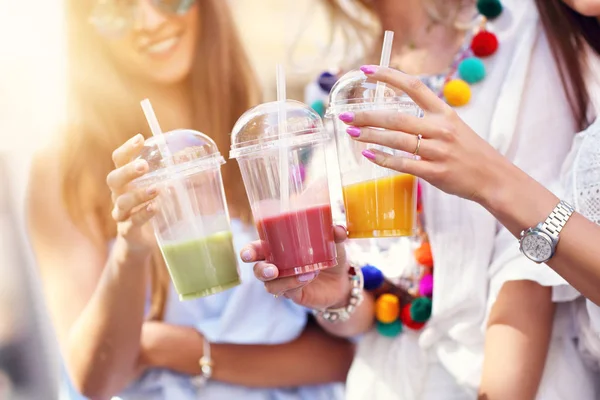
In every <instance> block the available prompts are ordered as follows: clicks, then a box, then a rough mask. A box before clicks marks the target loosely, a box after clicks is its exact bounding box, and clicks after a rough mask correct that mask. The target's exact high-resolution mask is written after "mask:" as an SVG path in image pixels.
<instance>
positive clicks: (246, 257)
mask: <svg viewBox="0 0 600 400" xmlns="http://www.w3.org/2000/svg"><path fill="white" fill-rule="evenodd" d="M242 261H244V262H250V261H252V252H251V251H250V250H248V249H245V250H242Z"/></svg>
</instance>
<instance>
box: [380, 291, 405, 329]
mask: <svg viewBox="0 0 600 400" xmlns="http://www.w3.org/2000/svg"><path fill="white" fill-rule="evenodd" d="M399 314H400V299H398V297H396V296H394V295H393V294H389V293H386V294H382V295H381V296H379V298H378V299H377V301H376V302H375V318H376V319H377V321H379V322H382V323H384V324H391V323H392V322H394V321H395V320H397V319H398V315H399Z"/></svg>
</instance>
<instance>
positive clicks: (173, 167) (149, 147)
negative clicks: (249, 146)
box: [133, 129, 225, 185]
mask: <svg viewBox="0 0 600 400" xmlns="http://www.w3.org/2000/svg"><path fill="white" fill-rule="evenodd" d="M163 137H164V140H165V142H166V144H167V148H168V149H169V152H170V153H171V156H170V157H169V158H168V159H164V158H163V155H162V154H161V152H160V149H159V143H160V141H161V140H162V138H160V137H156V136H152V137H150V138H148V139H146V141H145V142H144V147H143V148H142V150H141V152H140V154H139V156H138V157H136V159H143V160H146V161H147V162H148V165H149V167H150V169H149V171H148V173H147V174H145V175H143V176H141V177H139V178H137V179H136V180H134V181H133V183H134V184H136V185H149V184H152V183H156V182H159V181H163V180H168V179H171V178H175V177H177V178H180V177H182V176H187V175H191V174H194V173H197V172H200V171H204V170H207V169H211V168H212V169H214V168H218V167H220V166H221V165H223V164H224V163H225V159H224V158H223V156H222V155H221V153H220V152H219V149H218V148H217V145H216V144H215V142H214V141H213V140H212V139H211V138H210V137H208V136H207V135H205V134H204V133H202V132H198V131H194V130H191V129H177V130H174V131H170V132H166V133H165V134H164V135H163Z"/></svg>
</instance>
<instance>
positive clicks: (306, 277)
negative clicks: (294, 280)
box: [298, 272, 316, 282]
mask: <svg viewBox="0 0 600 400" xmlns="http://www.w3.org/2000/svg"><path fill="white" fill-rule="evenodd" d="M315 277H316V275H315V273H314V272H309V273H308V274H302V275H298V282H310V281H312V280H313V279H315Z"/></svg>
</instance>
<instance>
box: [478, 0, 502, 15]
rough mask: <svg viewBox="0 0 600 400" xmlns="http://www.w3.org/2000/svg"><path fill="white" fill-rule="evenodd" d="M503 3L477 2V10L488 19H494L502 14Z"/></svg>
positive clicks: (485, 0) (498, 1)
mask: <svg viewBox="0 0 600 400" xmlns="http://www.w3.org/2000/svg"><path fill="white" fill-rule="evenodd" d="M502 9H503V8H502V3H501V2H500V0H477V10H479V13H480V14H481V15H483V16H485V17H487V18H488V19H494V18H496V17H498V16H499V15H500V14H502Z"/></svg>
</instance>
